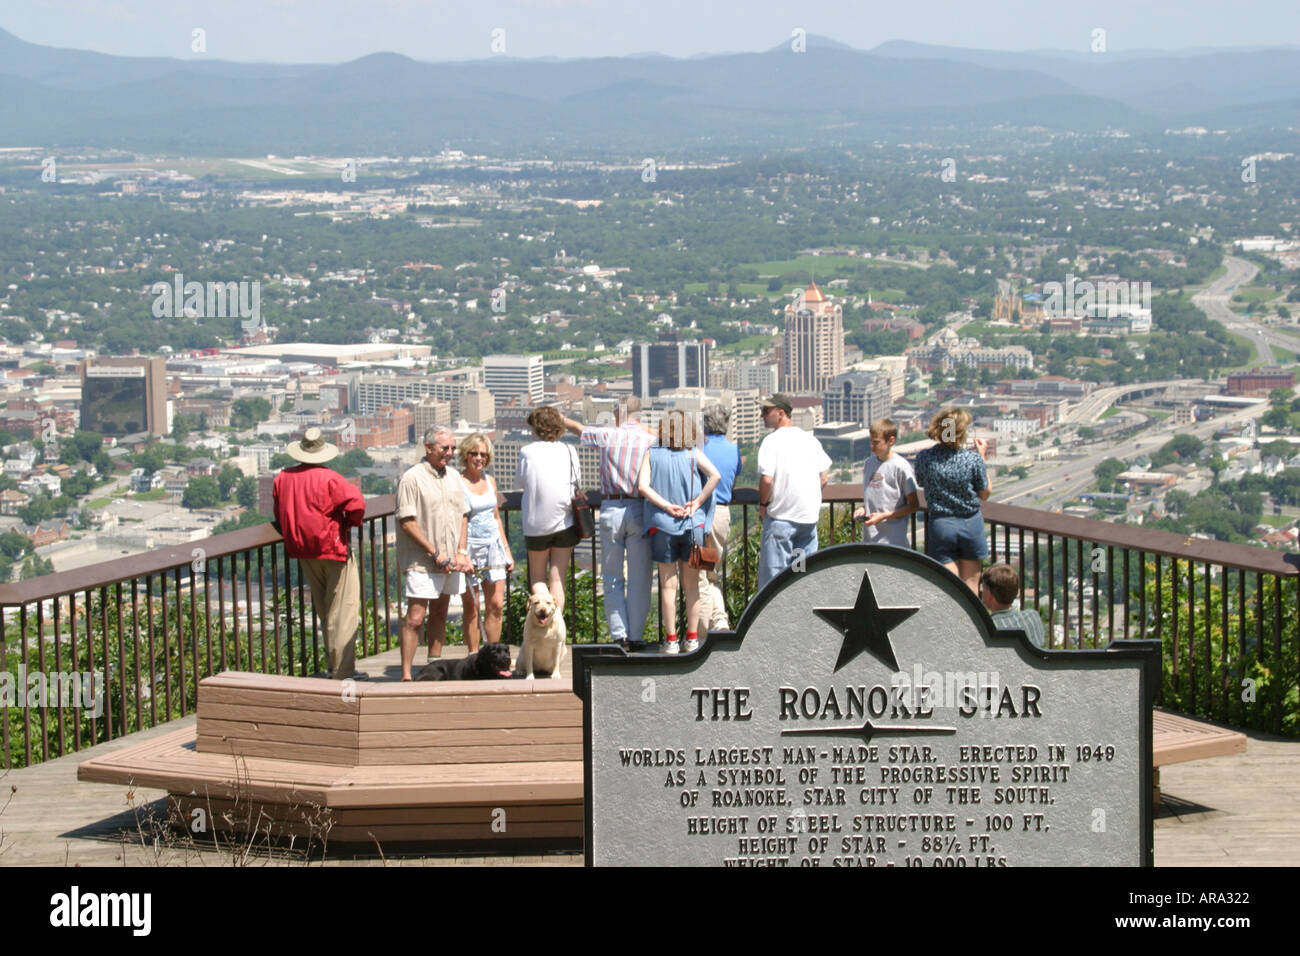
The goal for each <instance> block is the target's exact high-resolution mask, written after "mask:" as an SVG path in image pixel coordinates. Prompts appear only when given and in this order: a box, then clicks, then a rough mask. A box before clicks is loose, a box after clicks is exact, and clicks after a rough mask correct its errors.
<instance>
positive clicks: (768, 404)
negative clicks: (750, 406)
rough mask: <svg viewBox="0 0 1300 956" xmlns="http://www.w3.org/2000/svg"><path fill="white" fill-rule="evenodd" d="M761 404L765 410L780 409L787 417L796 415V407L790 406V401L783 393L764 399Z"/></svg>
mask: <svg viewBox="0 0 1300 956" xmlns="http://www.w3.org/2000/svg"><path fill="white" fill-rule="evenodd" d="M759 404H760V406H761V407H763V408H779V409H781V411H783V412H785V413H786V414H787V415H793V414H794V406H793V405H791V404H790V399H788V398H786V397H785V395H784V394H782V393H781V392H777V393H776V394H775V395H772V396H770V397H769V398H765V399H763V401H762V402H760V403H759Z"/></svg>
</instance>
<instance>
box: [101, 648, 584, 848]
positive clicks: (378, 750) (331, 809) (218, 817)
mask: <svg viewBox="0 0 1300 956" xmlns="http://www.w3.org/2000/svg"><path fill="white" fill-rule="evenodd" d="M77 777H78V779H80V780H88V781H96V782H100V783H122V784H128V785H134V786H145V787H157V788H160V789H164V790H167V791H168V792H170V793H171V794H172V795H173V797H174V798H175V801H176V803H177V804H178V808H179V810H180V812H181V813H183V814H185V817H186V819H193V817H192V816H191V814H192V812H193V811H194V810H195V809H196V808H197V809H199V810H200V815H201V818H202V819H205V820H210V821H212V825H213V826H215V827H217V828H218V829H233V830H240V829H246V828H248V824H249V822H250V821H253V820H260V821H262V825H264V826H265V825H266V824H267V823H268V822H270V821H273V824H274V827H275V831H276V832H277V833H280V834H283V835H285V836H288V835H307V834H309V833H316V834H318V835H319V834H320V833H321V832H322V830H323V829H324V828H325V826H326V825H328V839H329V840H330V842H342V843H375V842H376V841H377V842H378V843H379V844H380V845H386V844H392V843H408V842H419V843H422V844H449V845H450V844H456V845H457V846H458V847H463V846H464V844H465V843H467V842H468V843H474V844H480V843H481V844H500V843H509V844H511V845H521V846H523V845H540V844H545V845H546V846H548V847H556V848H559V847H565V848H575V847H580V846H581V841H582V828H583V818H582V704H581V701H579V700H578V698H577V697H576V696H574V694H573V691H572V689H571V687H570V683H569V681H567V680H550V679H547V680H533V681H525V680H502V681H473V682H469V681H462V682H447V683H427V682H423V683H406V684H401V683H384V682H367V681H359V682H355V683H349V684H347V685H346V686H345V685H343V684H340V683H339V682H338V681H328V680H315V679H310V678H296V677H279V676H273V675H267V674H250V673H242V672H233V671H227V672H225V673H222V674H219V675H216V676H214V677H209V678H205V679H204V680H203V681H201V682H200V684H199V694H198V708H197V720H196V724H195V727H194V728H186V729H184V730H179V731H176V732H175V733H171V734H165V735H163V736H160V737H157V738H155V739H153V740H150V741H147V742H146V743H142V744H139V745H137V746H134V747H127V748H125V749H123V750H119V751H116V752H114V753H111V754H107V755H105V756H103V757H97V758H95V759H93V760H88V761H86V762H84V763H82V764H81V765H80V766H79V767H78V769H77ZM241 824H242V825H241Z"/></svg>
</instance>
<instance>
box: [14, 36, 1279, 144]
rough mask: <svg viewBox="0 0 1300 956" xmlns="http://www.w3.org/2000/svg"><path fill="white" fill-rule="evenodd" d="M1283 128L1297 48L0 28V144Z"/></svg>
mask: <svg viewBox="0 0 1300 956" xmlns="http://www.w3.org/2000/svg"><path fill="white" fill-rule="evenodd" d="M1287 117H1300V50H1296V49H1291V48H1287V47H1275V48H1264V49H1250V50H1197V51H1180V52H1173V53H1171V52H1162V51H1141V52H1127V53H1123V54H1113V55H1112V54H1108V53H1100V54H1093V55H1085V54H1071V53H1062V52H1057V51H1038V52H1028V53H1015V52H1003V51H994V50H968V49H961V48H955V47H937V46H927V45H923V44H917V43H910V42H905V41H890V42H887V43H884V44H881V45H880V46H878V47H876V48H875V49H873V50H870V51H863V50H857V49H853V48H851V47H847V46H845V45H843V44H840V43H837V42H835V41H832V40H827V39H825V38H821V37H817V36H808V37H807V41H806V51H805V52H800V53H796V52H794V51H793V50H792V49H791V46H790V44H789V43H788V42H787V43H783V44H781V45H778V46H777V47H774V48H773V49H771V50H768V51H765V52H760V53H728V54H718V55H708V56H696V57H691V58H689V59H675V58H670V57H664V56H660V55H656V54H642V55H637V56H627V57H603V58H593V59H577V60H559V59H553V58H548V59H544V60H523V59H516V58H507V57H497V58H493V59H484V60H471V61H464V62H456V63H447V62H439V63H428V62H420V61H417V60H413V59H410V58H409V57H405V56H401V55H398V54H393V53H376V54H372V55H370V56H365V57H362V58H360V59H357V60H353V61H351V62H347V63H341V64H273V63H240V62H234V61H223V60H215V59H214V60H205V59H201V58H195V59H187V60H177V59H167V58H160V57H148V58H145V57H121V56H112V55H109V54H103V53H95V52H90V51H83V50H67V49H58V48H54V47H48V46H40V45H36V44H32V43H28V42H26V41H24V40H21V39H20V38H18V37H16V36H14V35H13V34H12V33H8V32H6V31H5V30H3V29H0V146H41V147H45V148H68V147H75V146H85V145H94V146H111V147H120V148H124V149H135V150H145V151H151V150H153V151H167V152H181V153H187V154H217V155H249V154H256V153H264V152H273V153H279V154H294V153H333V154H340V153H342V154H347V153H353V154H356V153H360V154H367V155H374V154H378V153H388V152H399V153H402V152H427V151H429V150H430V149H436V148H438V147H440V146H441V145H443V144H449V145H461V146H466V145H468V146H473V147H475V148H489V149H491V148H495V149H504V150H507V151H509V150H515V151H518V150H539V149H541V150H548V151H551V152H554V151H555V150H556V149H557V148H558V147H560V146H562V145H572V146H580V147H583V148H586V149H600V148H604V149H608V150H610V151H612V152H618V151H622V150H633V151H641V150H647V151H651V154H655V155H670V154H672V153H673V152H674V150H677V149H679V148H685V147H687V146H689V145H692V143H693V142H695V143H698V142H711V143H713V144H714V145H717V146H724V147H725V146H727V145H731V144H734V145H737V146H740V145H762V144H764V143H767V142H773V143H775V142H784V143H786V144H787V145H789V144H791V142H792V141H793V142H798V141H800V140H801V139H805V140H807V139H809V138H812V139H811V140H810V141H811V142H816V141H817V140H822V141H825V140H826V139H827V138H832V139H834V140H837V141H845V142H847V141H852V140H854V139H866V138H870V137H872V136H876V135H879V134H880V133H881V132H884V131H888V130H891V129H892V130H899V129H906V130H925V129H927V128H933V127H939V126H954V125H955V126H962V125H971V126H987V125H990V124H995V123H1013V124H1019V125H1042V126H1046V127H1049V128H1057V129H1060V128H1071V129H1078V130H1080V131H1090V130H1095V129H1100V128H1106V127H1111V128H1147V129H1160V128H1164V127H1167V126H1171V125H1173V126H1181V125H1209V124H1210V123H1211V122H1212V123H1213V124H1214V125H1222V124H1224V123H1227V124H1229V125H1235V126H1239V127H1249V126H1254V127H1256V128H1269V127H1273V126H1276V125H1278V124H1284V125H1294V124H1288V123H1286V118H1287Z"/></svg>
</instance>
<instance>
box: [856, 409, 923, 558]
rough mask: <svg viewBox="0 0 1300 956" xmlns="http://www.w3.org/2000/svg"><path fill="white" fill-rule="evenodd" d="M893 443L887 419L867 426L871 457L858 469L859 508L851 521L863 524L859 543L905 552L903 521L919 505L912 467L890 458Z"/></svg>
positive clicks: (896, 457) (895, 437)
mask: <svg viewBox="0 0 1300 956" xmlns="http://www.w3.org/2000/svg"><path fill="white" fill-rule="evenodd" d="M897 440H898V426H897V425H895V424H894V423H893V422H892V421H891V420H889V419H888V418H881V419H879V420H877V421H874V422H872V423H871V451H872V454H870V455H868V456H867V460H866V462H865V463H864V464H863V466H862V507H860V508H855V509H854V511H853V518H854V520H856V521H861V522H862V524H863V528H862V540H863V541H865V542H870V543H874V544H892V545H896V546H897V547H900V548H908V547H911V544H910V543H909V542H908V540H907V530H908V527H907V526H908V524H909V522H908V520H907V517H908V515H910V514H912V513H913V512H914V511H916V510H917V509H918V508H919V507H920V501H919V499H918V498H917V494H916V475H914V474H913V473H912V466H911V465H910V464H909V463H908V461H907V459H906V458H904V457H903V456H902V455H895V454H894V442H896V441H897Z"/></svg>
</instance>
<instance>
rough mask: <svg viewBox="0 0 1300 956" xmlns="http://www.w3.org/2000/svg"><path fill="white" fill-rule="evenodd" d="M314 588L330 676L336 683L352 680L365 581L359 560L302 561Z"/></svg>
mask: <svg viewBox="0 0 1300 956" xmlns="http://www.w3.org/2000/svg"><path fill="white" fill-rule="evenodd" d="M298 567H299V568H300V569H302V573H303V576H304V577H305V578H306V579H307V586H308V587H309V588H311V603H312V607H314V608H315V609H316V616H317V617H319V618H320V622H321V627H323V628H324V629H325V653H326V655H327V657H328V660H329V674H330V676H331V677H333V678H334V679H335V680H343V679H345V678H348V677H351V676H352V674H353V673H354V672H355V671H356V661H357V641H356V637H357V624H358V623H359V622H360V620H361V578H360V576H359V575H358V574H357V559H356V557H355V555H352V554H349V555H348V560H347V562H346V563H345V562H343V561H327V560H325V559H324V558H299V559H298Z"/></svg>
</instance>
